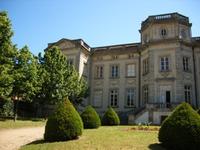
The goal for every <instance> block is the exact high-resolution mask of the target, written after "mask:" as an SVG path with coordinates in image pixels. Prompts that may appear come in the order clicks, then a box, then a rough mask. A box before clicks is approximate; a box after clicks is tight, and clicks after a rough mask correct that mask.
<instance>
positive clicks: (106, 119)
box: [102, 107, 120, 126]
mask: <svg viewBox="0 0 200 150" xmlns="http://www.w3.org/2000/svg"><path fill="white" fill-rule="evenodd" d="M102 124H103V125H108V126H112V125H119V124H120V120H119V116H118V115H117V113H116V112H115V111H114V109H113V108H112V107H109V108H108V110H107V111H106V112H105V114H104V116H103V118H102Z"/></svg>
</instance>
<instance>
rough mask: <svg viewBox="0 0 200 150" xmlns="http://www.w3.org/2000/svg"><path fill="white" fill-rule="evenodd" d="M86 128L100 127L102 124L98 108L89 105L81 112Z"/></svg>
mask: <svg viewBox="0 0 200 150" xmlns="http://www.w3.org/2000/svg"><path fill="white" fill-rule="evenodd" d="M81 118H82V120H83V124H84V128H85V129H93V128H98V127H99V126H100V125H101V120H100V118H99V115H98V114H97V112H96V110H95V109H94V108H93V107H92V106H87V107H86V108H85V110H84V111H83V112H82V114H81Z"/></svg>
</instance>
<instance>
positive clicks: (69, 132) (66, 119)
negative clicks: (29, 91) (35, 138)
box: [44, 100, 83, 141]
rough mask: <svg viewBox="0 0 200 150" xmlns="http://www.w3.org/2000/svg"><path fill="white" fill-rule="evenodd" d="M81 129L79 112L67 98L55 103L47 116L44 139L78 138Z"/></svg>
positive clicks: (62, 139)
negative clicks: (52, 111) (55, 105)
mask: <svg viewBox="0 0 200 150" xmlns="http://www.w3.org/2000/svg"><path fill="white" fill-rule="evenodd" d="M82 131H83V122H82V120H81V117H80V116H79V113H78V112H77V111H76V110H75V108H74V106H73V105H72V104H71V103H70V101H69V100H65V101H64V102H62V103H60V104H58V105H57V108H56V110H55V112H54V113H53V114H52V115H51V116H50V117H49V118H48V120H47V123H46V126H45V133H44V139H45V140H46V141H66V140H71V139H76V138H78V136H79V135H81V134H82Z"/></svg>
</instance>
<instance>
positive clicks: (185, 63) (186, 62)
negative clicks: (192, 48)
mask: <svg viewBox="0 0 200 150" xmlns="http://www.w3.org/2000/svg"><path fill="white" fill-rule="evenodd" d="M183 70H184V71H189V57H183Z"/></svg>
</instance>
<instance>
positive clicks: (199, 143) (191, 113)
mask: <svg viewBox="0 0 200 150" xmlns="http://www.w3.org/2000/svg"><path fill="white" fill-rule="evenodd" d="M158 138H159V141H160V142H161V144H162V145H163V146H165V147H167V148H169V149H179V150H188V149H190V150H197V149H200V116H199V115H198V113H197V112H196V111H195V110H194V109H193V108H192V107H191V106H190V105H189V104H187V103H182V104H180V105H179V106H177V107H176V109H175V110H174V111H173V113H172V114H171V115H170V116H169V117H167V118H166V119H165V120H164V122H163V123H162V126H161V128H160V130H159V137H158Z"/></svg>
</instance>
